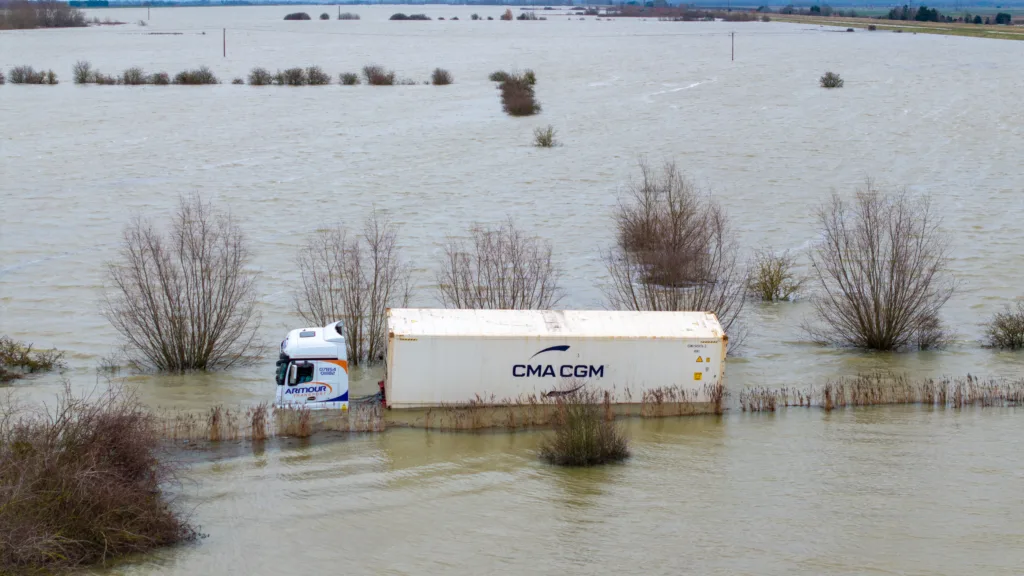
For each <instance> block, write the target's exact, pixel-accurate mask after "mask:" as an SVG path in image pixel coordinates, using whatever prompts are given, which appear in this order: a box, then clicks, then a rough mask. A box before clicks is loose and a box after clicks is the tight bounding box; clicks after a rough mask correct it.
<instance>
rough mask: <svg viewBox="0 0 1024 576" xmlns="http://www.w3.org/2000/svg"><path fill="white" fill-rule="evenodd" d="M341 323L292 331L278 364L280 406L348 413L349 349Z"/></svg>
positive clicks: (285, 341) (282, 347) (282, 346)
mask: <svg viewBox="0 0 1024 576" xmlns="http://www.w3.org/2000/svg"><path fill="white" fill-rule="evenodd" d="M342 330H343V327H342V323H341V322H334V323H333V324H328V325H327V326H324V327H323V328H300V329H298V330H292V331H291V332H289V333H288V336H287V337H285V339H284V341H282V342H281V356H280V358H279V359H278V361H277V374H276V380H277V399H276V402H275V404H276V405H277V406H279V407H283V408H287V407H300V406H301V407H304V408H310V409H328V408H329V409H335V410H348V403H349V398H348V350H347V348H346V347H345V336H344V335H343V334H342Z"/></svg>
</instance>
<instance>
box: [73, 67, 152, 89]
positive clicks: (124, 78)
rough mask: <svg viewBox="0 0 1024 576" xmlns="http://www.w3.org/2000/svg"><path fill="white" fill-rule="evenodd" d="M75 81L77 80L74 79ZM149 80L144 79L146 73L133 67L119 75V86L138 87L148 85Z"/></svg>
mask: <svg viewBox="0 0 1024 576" xmlns="http://www.w3.org/2000/svg"><path fill="white" fill-rule="evenodd" d="M76 80H77V79H76ZM148 80H149V78H147V77H146V73H145V72H144V71H143V70H142V68H139V67H138V66H133V67H131V68H129V69H127V70H125V71H124V73H123V74H121V84H124V85H126V86H139V85H141V84H148Z"/></svg>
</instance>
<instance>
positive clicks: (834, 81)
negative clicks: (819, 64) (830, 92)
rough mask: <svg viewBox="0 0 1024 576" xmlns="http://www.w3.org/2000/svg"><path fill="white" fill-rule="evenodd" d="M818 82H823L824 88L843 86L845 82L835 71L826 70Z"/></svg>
mask: <svg viewBox="0 0 1024 576" xmlns="http://www.w3.org/2000/svg"><path fill="white" fill-rule="evenodd" d="M818 82H820V83H821V87H822V88H842V87H843V84H844V81H843V79H842V78H840V77H839V74H836V73H835V72H825V74H824V75H823V76H822V77H821V78H820V79H819V80H818Z"/></svg>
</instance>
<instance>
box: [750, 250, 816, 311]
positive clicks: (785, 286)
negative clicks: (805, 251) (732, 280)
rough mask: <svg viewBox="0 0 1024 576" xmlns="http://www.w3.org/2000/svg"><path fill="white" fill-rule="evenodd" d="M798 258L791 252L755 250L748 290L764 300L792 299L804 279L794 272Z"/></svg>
mask: <svg viewBox="0 0 1024 576" xmlns="http://www.w3.org/2000/svg"><path fill="white" fill-rule="evenodd" d="M795 265H796V258H794V257H792V256H790V254H789V252H783V253H781V254H778V253H776V252H773V251H772V250H770V249H765V250H757V251H756V252H754V261H753V264H752V266H751V273H750V278H749V279H748V280H747V290H748V291H749V292H750V294H751V295H752V296H754V297H755V298H758V299H760V300H762V301H764V302H778V301H781V300H790V299H792V298H793V296H794V295H795V294H796V293H797V291H798V290H799V289H800V286H801V285H802V284H803V280H802V279H800V278H798V277H797V276H796V274H795V273H794V272H793V268H794V266H795Z"/></svg>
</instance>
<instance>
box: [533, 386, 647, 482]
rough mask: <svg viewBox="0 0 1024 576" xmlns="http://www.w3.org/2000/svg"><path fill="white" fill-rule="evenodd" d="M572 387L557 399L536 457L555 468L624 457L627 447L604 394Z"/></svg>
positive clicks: (616, 459)
mask: <svg viewBox="0 0 1024 576" xmlns="http://www.w3.org/2000/svg"><path fill="white" fill-rule="evenodd" d="M570 385H571V384H570ZM573 388H574V390H573V391H572V392H570V393H568V394H566V395H564V396H560V397H558V400H557V402H556V408H555V414H554V419H553V421H552V428H553V430H552V432H551V434H549V435H547V436H546V437H545V438H544V440H543V441H542V442H541V445H540V458H541V459H542V460H544V461H545V462H548V463H550V464H555V465H558V466H595V465H599V464H607V463H611V462H620V461H622V460H625V459H626V458H628V457H629V445H628V442H627V441H626V437H625V435H623V433H622V430H621V429H619V427H618V426H617V425H616V424H615V421H614V418H613V417H612V416H611V414H612V412H611V402H610V400H609V394H608V392H605V393H604V394H603V395H600V394H598V393H597V392H595V391H588V390H584V389H583V388H578V387H575V386H574V387H573Z"/></svg>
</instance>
